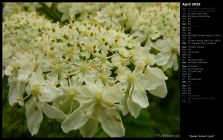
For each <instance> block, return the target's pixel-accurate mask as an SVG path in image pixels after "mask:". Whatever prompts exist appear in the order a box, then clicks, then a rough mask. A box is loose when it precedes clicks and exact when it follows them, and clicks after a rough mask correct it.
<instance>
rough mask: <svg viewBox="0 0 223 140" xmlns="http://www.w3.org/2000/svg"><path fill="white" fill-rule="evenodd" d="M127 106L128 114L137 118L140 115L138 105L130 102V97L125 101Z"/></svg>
mask: <svg viewBox="0 0 223 140" xmlns="http://www.w3.org/2000/svg"><path fill="white" fill-rule="evenodd" d="M127 106H128V110H129V112H130V114H131V115H132V116H134V117H135V118H137V117H138V116H139V114H140V110H141V109H142V108H141V107H140V106H139V105H138V104H136V103H135V102H133V101H132V99H131V98H130V97H128V99H127Z"/></svg>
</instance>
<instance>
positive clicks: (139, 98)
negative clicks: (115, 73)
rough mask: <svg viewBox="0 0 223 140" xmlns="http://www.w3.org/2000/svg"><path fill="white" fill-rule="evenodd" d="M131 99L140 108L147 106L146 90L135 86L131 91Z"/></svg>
mask: <svg viewBox="0 0 223 140" xmlns="http://www.w3.org/2000/svg"><path fill="white" fill-rule="evenodd" d="M132 101H133V102H135V103H137V104H138V105H139V106H140V107H142V108H146V107H148V106H149V102H148V98H147V95H146V92H145V91H142V90H139V89H138V88H137V87H135V88H134V90H133V91H132Z"/></svg>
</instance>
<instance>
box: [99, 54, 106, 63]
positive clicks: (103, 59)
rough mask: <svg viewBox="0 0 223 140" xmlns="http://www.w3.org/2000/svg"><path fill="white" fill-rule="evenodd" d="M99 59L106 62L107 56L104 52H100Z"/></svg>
mask: <svg viewBox="0 0 223 140" xmlns="http://www.w3.org/2000/svg"><path fill="white" fill-rule="evenodd" d="M100 60H101V61H102V62H106V60H107V56H106V54H101V56H100Z"/></svg>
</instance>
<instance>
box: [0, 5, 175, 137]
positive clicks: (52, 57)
mask: <svg viewBox="0 0 223 140" xmlns="http://www.w3.org/2000/svg"><path fill="white" fill-rule="evenodd" d="M37 5H38V4H37ZM37 5H33V6H30V8H29V9H27V8H25V7H27V6H25V5H21V6H19V7H18V9H17V10H16V12H15V11H14V12H13V9H14V8H15V7H13V4H11V5H10V4H6V5H5V8H4V12H3V13H4V14H3V15H4V17H3V52H4V53H3V68H2V69H3V73H2V77H3V76H4V75H6V76H7V77H8V83H9V104H10V105H13V104H15V103H18V104H19V105H21V106H24V107H25V110H26V118H27V126H28V129H29V131H30V133H31V135H35V134H37V133H38V131H39V128H40V125H41V123H42V120H43V117H44V116H43V114H45V116H46V117H48V118H51V119H56V120H57V121H59V122H61V128H62V130H63V131H64V132H65V133H68V132H70V131H72V130H80V133H81V135H82V136H83V137H93V136H94V134H95V133H96V131H97V128H98V127H99V126H101V127H102V129H103V130H104V131H105V132H106V133H107V134H108V135H109V136H110V137H121V136H124V135H125V128H124V125H123V123H122V118H121V114H122V115H126V114H127V113H130V114H131V115H132V116H134V117H135V118H137V117H138V116H139V115H140V110H141V109H142V108H146V107H148V106H149V100H148V94H147V93H150V94H152V95H155V96H157V97H160V98H164V97H165V96H166V95H167V88H166V83H165V80H167V77H166V76H165V74H164V72H163V71H162V69H163V70H166V69H168V68H171V67H173V68H174V70H177V69H178V61H177V57H178V55H179V42H178V41H179V29H178V28H177V26H178V24H179V21H178V19H179V17H178V12H179V11H178V5H177V4H173V5H171V4H156V3H154V4H151V5H150V4H145V5H144V4H133V3H132V4H130V3H129V4H125V3H119V4H118V3H117V4H116V3H100V4H99V3H97V4H92V3H87V4H86V5H85V4H82V3H78V4H76V3H66V4H65V3H58V4H57V9H58V10H59V11H60V12H61V13H62V18H61V20H62V21H64V20H66V22H57V23H55V22H51V21H50V20H48V19H47V18H46V17H44V16H43V15H40V14H38V13H37V12H35V8H33V7H35V6H37ZM24 6H25V7H24ZM51 6H52V3H48V7H51ZM10 9H12V11H10ZM15 9H16V8H15ZM33 9H34V10H33ZM6 15H7V16H6ZM175 24H176V25H177V26H175ZM154 50H155V53H153V51H154ZM157 65H158V66H160V67H158V66H157ZM99 124H100V125H99Z"/></svg>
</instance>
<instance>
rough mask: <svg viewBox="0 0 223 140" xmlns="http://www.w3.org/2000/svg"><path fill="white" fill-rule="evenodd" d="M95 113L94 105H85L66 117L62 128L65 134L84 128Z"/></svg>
mask: <svg viewBox="0 0 223 140" xmlns="http://www.w3.org/2000/svg"><path fill="white" fill-rule="evenodd" d="M93 112H94V104H84V105H81V106H80V107H79V108H78V109H76V110H75V111H74V112H73V113H71V114H70V115H69V116H67V117H66V119H65V120H64V121H63V123H62V125H61V128H62V129H63V131H64V132H65V133H68V132H69V131H71V130H77V129H79V128H80V127H82V126H83V125H84V124H85V123H86V122H87V121H88V119H89V118H90V116H91V114H92V113H93Z"/></svg>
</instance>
